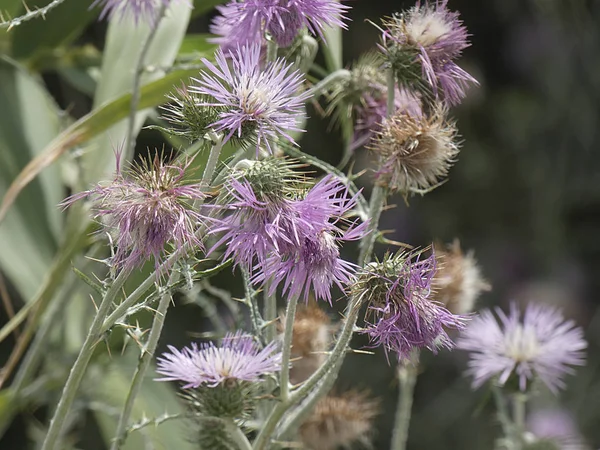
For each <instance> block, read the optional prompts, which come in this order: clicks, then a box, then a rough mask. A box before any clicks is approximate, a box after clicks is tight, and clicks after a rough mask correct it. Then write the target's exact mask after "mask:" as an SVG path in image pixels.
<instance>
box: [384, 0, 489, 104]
mask: <svg viewBox="0 0 600 450" xmlns="http://www.w3.org/2000/svg"><path fill="white" fill-rule="evenodd" d="M447 3H448V1H447V0H434V1H431V2H424V3H423V4H421V3H420V2H419V3H418V4H417V5H416V6H414V7H413V8H412V9H410V10H409V11H408V12H407V13H406V14H402V15H396V16H393V17H391V18H388V19H387V20H385V21H384V23H383V25H384V27H385V30H384V32H383V43H382V45H381V46H380V47H381V48H382V50H383V52H384V54H385V55H386V58H387V60H388V61H389V64H390V65H391V67H392V68H393V69H394V70H395V72H396V74H397V77H398V80H399V81H400V82H401V83H402V84H406V85H409V86H411V87H414V88H418V89H419V90H421V91H425V92H429V93H430V92H432V93H433V94H434V96H435V97H438V98H441V99H442V100H444V101H445V102H447V103H448V104H450V105H455V104H458V103H459V102H460V100H461V99H462V98H463V97H464V96H465V89H466V87H467V86H468V85H469V83H477V81H476V80H475V79H474V78H473V77H472V76H471V75H469V74H468V73H467V72H465V71H464V70H463V69H461V68H460V67H459V66H458V65H456V63H455V62H454V61H455V60H456V59H457V58H458V57H459V56H460V55H461V53H462V51H463V50H464V49H465V48H466V47H468V46H469V45H470V44H469V42H468V40H467V36H468V34H467V30H466V28H465V27H464V26H463V25H462V22H461V21H460V19H459V18H458V13H456V12H451V11H448V9H447V8H446V4H447ZM423 88H426V89H423Z"/></svg>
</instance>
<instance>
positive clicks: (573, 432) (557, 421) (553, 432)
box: [525, 409, 588, 450]
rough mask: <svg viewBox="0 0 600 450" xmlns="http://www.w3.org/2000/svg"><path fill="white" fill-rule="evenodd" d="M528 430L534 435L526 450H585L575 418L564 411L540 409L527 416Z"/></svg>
mask: <svg viewBox="0 0 600 450" xmlns="http://www.w3.org/2000/svg"><path fill="white" fill-rule="evenodd" d="M527 429H528V430H529V432H530V433H531V434H532V435H533V436H531V437H530V438H529V439H527V440H528V441H531V442H527V443H526V445H525V449H527V450H534V449H540V450H543V449H549V450H552V449H556V450H585V449H587V448H588V447H586V446H585V445H584V443H583V440H582V438H581V434H580V433H579V430H578V429H577V425H576V423H575V420H574V419H573V416H572V415H571V414H570V413H569V412H568V411H566V410H563V409H540V410H534V411H532V412H530V413H529V414H528V416H527Z"/></svg>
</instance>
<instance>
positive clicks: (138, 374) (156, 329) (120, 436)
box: [110, 272, 179, 450]
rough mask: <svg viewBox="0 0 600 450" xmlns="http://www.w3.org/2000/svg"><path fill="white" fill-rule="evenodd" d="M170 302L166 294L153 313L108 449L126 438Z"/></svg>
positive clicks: (176, 274) (171, 278)
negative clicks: (135, 404)
mask: <svg viewBox="0 0 600 450" xmlns="http://www.w3.org/2000/svg"><path fill="white" fill-rule="evenodd" d="M178 275H179V273H178V272H172V273H171V277H170V279H169V284H171V283H174V282H176V278H177V277H178ZM171 301H172V297H171V293H170V292H166V293H165V294H164V295H162V296H161V299H160V302H159V303H158V308H157V310H156V312H155V313H154V320H153V321H152V328H151V329H150V334H149V335H148V341H147V342H146V345H145V346H144V347H143V348H142V349H141V352H142V354H141V356H140V359H139V361H138V365H137V368H136V370H135V374H134V375H133V380H132V381H131V386H130V388H129V392H128V394H127V399H126V400H125V405H124V406H123V411H121V416H120V417H119V423H118V424H117V431H116V433H115V439H114V440H113V443H112V445H111V447H110V448H111V450H118V449H119V448H121V445H123V443H124V442H125V439H126V437H127V424H128V423H129V417H130V416H131V412H132V411H133V405H134V403H135V399H136V397H137V395H138V393H139V392H140V389H141V387H142V383H143V382H144V377H145V375H146V371H147V370H148V367H149V366H150V362H151V361H152V357H153V356H154V352H155V351H156V346H157V345H158V340H159V339H160V335H161V333H162V329H163V325H164V323H165V316H166V315H167V311H168V309H169V305H170V304H171Z"/></svg>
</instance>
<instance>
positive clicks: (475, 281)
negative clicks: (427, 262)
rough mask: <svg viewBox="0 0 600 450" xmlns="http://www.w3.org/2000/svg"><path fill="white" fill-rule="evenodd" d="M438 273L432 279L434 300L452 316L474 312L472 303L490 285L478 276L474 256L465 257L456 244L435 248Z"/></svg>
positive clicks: (473, 303)
mask: <svg viewBox="0 0 600 450" xmlns="http://www.w3.org/2000/svg"><path fill="white" fill-rule="evenodd" d="M435 259H436V267H437V272H436V273H435V276H434V277H433V283H432V286H433V291H434V293H433V298H434V299H435V300H436V301H438V302H439V303H441V304H442V305H444V306H445V307H446V308H448V310H449V311H450V312H452V313H454V314H466V313H469V312H471V311H473V308H474V306H475V301H476V300H477V298H478V297H479V295H480V294H481V293H482V292H483V291H489V290H490V289H491V287H490V285H489V284H488V283H487V282H486V281H485V280H484V279H483V277H482V276H481V270H480V268H479V266H478V265H477V261H476V260H475V257H474V256H473V252H469V253H467V254H466V255H465V254H464V253H463V252H462V250H461V248H460V243H459V241H458V240H455V241H454V242H453V243H452V244H451V245H448V246H447V247H445V248H444V247H442V246H438V245H436V246H435Z"/></svg>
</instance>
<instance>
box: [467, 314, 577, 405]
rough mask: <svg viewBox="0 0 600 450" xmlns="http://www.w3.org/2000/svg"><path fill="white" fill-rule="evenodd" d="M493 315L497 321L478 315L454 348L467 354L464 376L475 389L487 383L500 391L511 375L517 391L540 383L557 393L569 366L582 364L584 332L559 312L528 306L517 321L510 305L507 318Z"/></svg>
mask: <svg viewBox="0 0 600 450" xmlns="http://www.w3.org/2000/svg"><path fill="white" fill-rule="evenodd" d="M496 315H497V318H498V320H497V319H496V317H494V314H492V312H491V311H490V310H485V311H483V312H482V313H481V315H480V316H479V317H477V318H476V319H474V320H473V321H472V322H471V324H470V325H469V326H468V327H467V329H466V330H465V331H464V332H463V333H462V335H461V337H460V339H459V340H458V348H461V349H463V350H467V351H469V352H471V359H470V361H469V370H468V372H467V373H469V374H471V375H473V387H474V388H477V387H479V386H481V385H482V384H484V383H485V382H486V381H487V380H489V379H491V378H496V379H497V382H498V383H499V384H500V385H501V386H503V385H504V384H506V382H507V381H508V380H509V378H510V377H511V376H514V377H515V378H516V379H517V381H518V385H519V389H520V390H521V391H525V390H526V389H527V387H528V382H529V383H531V382H532V381H534V380H537V379H539V380H541V381H542V382H543V383H544V384H545V385H546V386H548V388H549V389H550V390H551V391H552V392H553V393H555V394H556V393H558V390H559V389H562V388H564V386H565V385H564V381H563V378H564V375H565V374H567V373H573V369H572V368H571V367H570V366H581V365H583V364H584V363H585V356H584V351H583V350H584V349H585V348H586V347H587V343H586V341H585V340H584V338H583V331H582V329H581V328H579V327H577V326H576V325H575V323H574V322H573V321H570V320H565V319H564V318H563V316H562V314H561V313H560V311H559V310H557V309H554V308H552V307H548V306H545V305H540V304H529V305H528V306H527V308H526V310H525V313H524V315H523V320H522V321H521V317H520V316H521V314H520V313H519V311H518V309H517V305H516V304H515V303H512V304H511V306H510V313H509V315H508V316H507V315H506V314H505V313H504V312H503V311H501V310H500V309H499V308H497V309H496Z"/></svg>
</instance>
